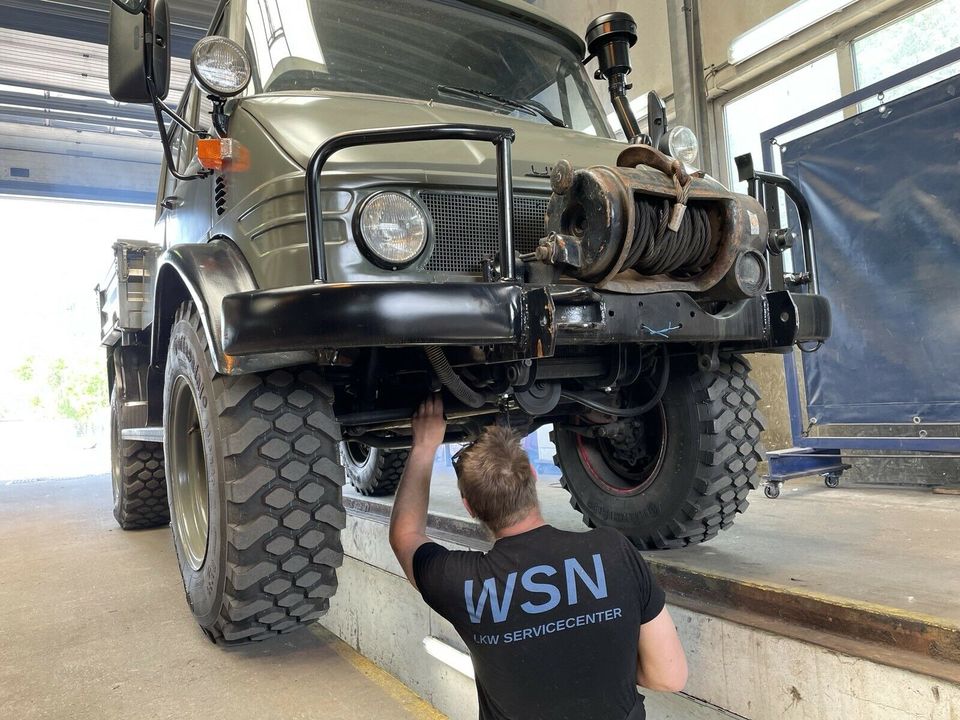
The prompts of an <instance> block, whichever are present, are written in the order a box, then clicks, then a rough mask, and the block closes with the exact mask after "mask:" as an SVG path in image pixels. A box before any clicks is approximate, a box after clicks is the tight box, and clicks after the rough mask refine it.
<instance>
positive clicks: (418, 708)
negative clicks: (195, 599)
mask: <svg viewBox="0 0 960 720" xmlns="http://www.w3.org/2000/svg"><path fill="white" fill-rule="evenodd" d="M111 510H112V502H111V496H110V479H109V477H107V476H103V475H101V476H93V477H85V478H79V479H73V480H47V481H40V482H25V483H16V484H0V578H2V580H0V608H2V612H0V718H18V720H26V719H28V718H58V719H59V718H71V719H74V718H76V719H78V720H79V719H82V718H97V719H98V720H99V719H101V718H134V717H135V718H177V719H178V720H179V719H181V718H184V719H187V718H210V719H211V720H212V719H215V718H230V719H231V720H241V719H243V718H251V719H254V718H255V719H256V720H267V719H270V718H278V719H280V718H282V719H283V720H293V719H297V718H318V719H319V718H322V719H323V720H333V719H335V718H342V719H344V720H346V719H348V718H349V719H351V720H353V719H355V718H378V720H413V719H416V718H430V719H437V718H442V717H443V716H442V715H440V714H439V713H437V712H436V711H435V710H433V709H432V708H431V707H430V706H429V705H427V704H426V703H424V702H423V701H421V700H420V699H419V698H417V697H416V696H415V695H413V694H412V693H411V692H409V691H408V690H407V689H406V688H405V687H404V686H403V685H401V684H400V683H399V682H398V681H397V680H395V679H394V678H393V677H392V676H390V675H388V674H386V673H384V672H382V671H381V670H379V669H378V668H376V667H375V666H374V665H373V664H372V663H370V662H369V661H367V660H365V659H364V658H363V657H361V656H360V655H358V654H357V653H355V652H354V651H353V650H352V649H350V648H349V647H348V646H347V645H345V644H344V643H343V642H341V641H340V640H339V639H337V638H336V637H334V636H333V635H332V634H330V633H329V632H327V631H326V630H324V629H323V628H321V627H319V626H314V627H313V628H311V629H310V630H309V631H303V632H298V633H293V634H291V635H288V636H286V637H285V638H282V639H280V638H278V639H276V640H273V641H268V642H265V643H259V644H257V645H252V646H247V647H243V648H231V649H229V650H227V649H222V648H219V647H216V646H214V645H212V644H211V643H210V642H209V641H208V640H207V639H206V638H205V637H204V636H203V635H202V633H201V632H200V630H199V629H198V628H197V627H196V625H195V623H194V621H193V618H192V617H191V615H190V612H189V610H188V608H187V605H186V601H185V600H184V596H183V588H182V585H181V582H180V577H179V574H178V571H177V566H176V562H175V560H174V556H173V545H172V542H171V537H170V529H169V528H167V527H164V528H158V529H156V530H145V531H136V532H124V531H122V530H120V528H118V527H117V525H116V523H115V522H114V520H113V516H112V515H111Z"/></svg>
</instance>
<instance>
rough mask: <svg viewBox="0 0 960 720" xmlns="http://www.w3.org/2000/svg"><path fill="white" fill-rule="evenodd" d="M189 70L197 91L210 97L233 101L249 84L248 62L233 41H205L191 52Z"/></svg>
mask: <svg viewBox="0 0 960 720" xmlns="http://www.w3.org/2000/svg"><path fill="white" fill-rule="evenodd" d="M190 67H191V69H192V70H193V74H194V75H195V76H196V78H197V82H199V83H200V87H202V88H203V89H204V90H206V91H207V92H208V93H210V94H211V95H216V96H218V97H225V98H228V97H233V96H234V95H239V94H240V93H242V92H243V90H244V88H245V87H247V84H248V83H249V82H250V61H249V60H248V59H247V54H246V53H245V52H244V51H243V48H242V47H240V46H239V45H237V43H235V42H234V41H233V40H229V39H227V38H225V37H219V36H217V35H211V36H210V37H205V38H204V39H203V40H201V41H200V42H198V43H197V44H196V46H195V47H194V48H193V56H192V57H191V59H190Z"/></svg>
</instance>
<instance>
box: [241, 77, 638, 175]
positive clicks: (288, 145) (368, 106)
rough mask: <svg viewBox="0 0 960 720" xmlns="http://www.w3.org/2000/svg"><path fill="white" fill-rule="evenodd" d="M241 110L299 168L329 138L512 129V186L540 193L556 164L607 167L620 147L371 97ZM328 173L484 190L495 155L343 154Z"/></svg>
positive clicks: (290, 98) (251, 103)
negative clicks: (373, 131)
mask: <svg viewBox="0 0 960 720" xmlns="http://www.w3.org/2000/svg"><path fill="white" fill-rule="evenodd" d="M240 111H243V112H247V113H249V114H250V115H251V116H253V118H254V119H255V120H256V121H257V122H258V123H259V124H260V125H261V126H262V127H263V128H264V130H265V131H266V132H267V133H268V134H269V135H270V136H271V137H272V138H273V140H274V141H275V142H276V143H277V144H278V145H279V146H280V147H281V148H282V149H283V150H284V152H285V153H286V154H287V155H289V156H290V158H291V159H292V160H293V161H294V162H295V163H296V164H298V165H299V166H300V167H301V168H304V169H305V168H306V166H307V164H308V163H309V161H310V157H311V156H312V155H313V153H314V152H315V151H316V149H317V148H318V147H319V146H320V144H321V143H323V142H324V140H326V139H328V138H330V137H331V136H333V135H336V134H338V133H342V132H349V131H352V130H365V129H370V128H383V127H396V126H401V125H425V124H435V123H469V124H479V125H496V126H501V127H512V128H513V129H514V130H515V131H516V141H515V142H514V143H513V153H512V154H513V175H514V178H515V185H516V186H517V187H524V186H526V187H531V188H544V187H546V186H547V185H548V181H547V180H545V179H544V175H545V173H547V172H548V171H549V167H550V166H552V165H553V164H554V163H555V162H557V161H558V160H560V159H561V158H565V159H567V160H569V161H570V162H571V163H572V164H573V166H574V167H586V166H590V165H597V164H605V165H614V164H616V160H617V155H619V153H620V152H621V151H622V150H623V149H624V147H625V145H624V144H623V143H622V142H617V141H614V140H609V139H606V138H598V137H595V136H592V135H587V134H584V133H580V132H575V131H573V130H567V129H565V128H558V127H554V126H552V125H546V124H542V123H539V122H535V121H532V120H523V119H518V118H515V117H508V116H505V115H498V114H495V113H490V112H484V111H482V110H471V109H469V108H463V107H458V106H453V105H446V104H442V103H436V102H425V101H418V100H404V99H398V98H385V97H382V96H377V95H358V94H340V93H324V94H322V95H321V94H318V93H298V94H283V95H264V96H260V97H254V98H249V99H246V100H244V101H242V103H241V105H240ZM327 173H331V174H332V173H337V174H349V175H350V176H359V177H365V178H369V179H370V180H372V181H377V182H379V181H390V180H401V181H405V182H411V181H412V182H417V183H424V184H450V183H462V184H465V185H473V184H480V183H481V182H482V184H485V185H489V178H490V177H491V176H494V175H495V174H496V153H495V151H494V147H493V145H491V144H488V143H479V142H466V141H454V140H445V141H431V142H426V143H424V142H417V143H403V144H398V145H377V146H368V147H364V148H350V149H346V150H343V151H341V152H339V153H337V154H336V155H334V156H333V157H332V158H331V159H330V161H329V162H328V163H327V165H326V167H325V169H324V174H325V175H326V174H327ZM527 178H529V179H527ZM328 182H329V181H328ZM324 184H325V185H326V184H327V183H324Z"/></svg>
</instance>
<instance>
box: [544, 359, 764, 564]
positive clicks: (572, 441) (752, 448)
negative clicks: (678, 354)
mask: <svg viewBox="0 0 960 720" xmlns="http://www.w3.org/2000/svg"><path fill="white" fill-rule="evenodd" d="M749 373H750V365H749V364H748V363H747V361H746V360H744V359H743V358H742V357H741V356H739V355H726V356H721V359H720V367H719V368H718V369H717V370H716V371H715V372H703V371H699V370H694V371H690V370H684V369H683V368H676V369H675V370H674V371H673V374H672V377H671V378H670V382H669V384H668V386H667V390H666V392H665V394H664V396H663V399H662V401H661V402H660V404H659V405H658V406H657V407H655V408H654V409H653V410H651V411H650V412H649V413H647V414H646V415H644V416H642V417H640V418H638V419H636V420H635V421H632V422H628V423H627V424H626V426H625V428H624V429H623V430H622V431H621V432H618V433H617V434H616V436H615V437H613V438H607V437H604V438H601V437H596V435H597V433H594V432H585V430H586V431H591V430H592V429H593V428H591V427H590V425H588V424H587V423H586V422H585V421H583V420H577V423H578V424H576V425H571V426H566V427H563V426H561V427H558V429H556V430H555V431H554V433H553V440H554V443H555V444H556V447H557V457H556V458H555V462H556V463H557V465H559V466H560V469H561V471H562V472H563V477H562V479H561V483H562V484H563V486H564V487H565V488H566V489H567V490H568V491H569V492H570V502H571V504H572V505H573V507H574V508H575V509H577V510H578V511H579V512H581V513H582V514H583V518H584V522H586V524H587V525H589V526H591V527H595V526H598V525H603V526H609V527H615V528H617V529H618V530H620V531H621V532H623V533H624V534H625V535H626V536H627V537H629V538H630V540H631V541H632V542H633V543H634V544H635V545H636V546H637V547H639V548H641V549H663V548H678V547H683V546H685V545H690V544H694V543H700V542H704V541H705V540H709V539H710V538H712V537H714V536H715V535H716V534H717V533H718V532H719V531H720V530H722V529H724V528H727V527H729V526H730V525H732V524H733V520H734V517H735V516H736V514H737V513H738V512H743V511H744V510H746V508H747V505H748V501H747V495H748V494H749V492H750V491H751V490H752V489H754V488H756V487H757V486H758V485H759V482H760V478H759V476H758V474H757V468H758V466H759V464H760V461H761V459H762V457H763V450H762V447H761V443H760V435H761V432H762V431H763V420H762V418H761V416H760V412H759V410H758V409H757V402H758V400H759V397H760V394H759V392H758V391H757V389H756V387H755V386H754V385H753V383H752V382H751V381H750V379H749Z"/></svg>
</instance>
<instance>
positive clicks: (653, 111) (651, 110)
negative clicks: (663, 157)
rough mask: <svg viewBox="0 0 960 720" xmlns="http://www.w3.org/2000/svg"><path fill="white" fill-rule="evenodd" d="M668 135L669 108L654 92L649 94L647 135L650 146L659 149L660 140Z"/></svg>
mask: <svg viewBox="0 0 960 720" xmlns="http://www.w3.org/2000/svg"><path fill="white" fill-rule="evenodd" d="M666 134H667V106H666V105H664V103H663V100H662V99H661V98H660V96H659V95H657V93H656V92H655V91H653V90H651V91H650V92H649V93H647V135H649V136H650V144H651V145H652V146H653V147H655V148H658V147H660V140H661V139H662V138H663V136H664V135H666Z"/></svg>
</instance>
